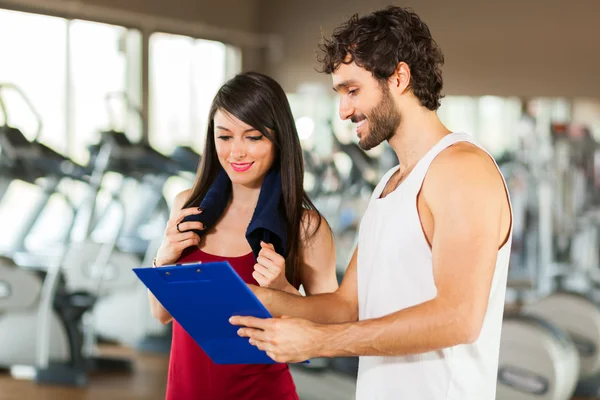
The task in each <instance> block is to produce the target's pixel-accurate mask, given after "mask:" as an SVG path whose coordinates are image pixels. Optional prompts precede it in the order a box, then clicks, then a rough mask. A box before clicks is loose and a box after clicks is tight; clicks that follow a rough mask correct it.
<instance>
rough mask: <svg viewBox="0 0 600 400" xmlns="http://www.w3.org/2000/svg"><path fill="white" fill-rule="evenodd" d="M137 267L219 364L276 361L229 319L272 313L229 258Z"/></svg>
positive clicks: (266, 315) (179, 320) (212, 358)
mask: <svg viewBox="0 0 600 400" xmlns="http://www.w3.org/2000/svg"><path fill="white" fill-rule="evenodd" d="M133 271H134V272H135V273H136V275H137V276H138V277H139V278H140V280H141V281H142V282H143V283H144V285H146V287H147V288H148V289H149V290H150V292H152V294H153V295H154V296H155V297H156V298H157V299H158V301H159V302H160V303H161V304H162V305H163V307H164V308H165V309H166V310H167V311H168V312H169V313H170V314H171V316H172V317H173V318H174V319H175V320H176V321H177V322H178V323H179V324H180V325H181V326H182V327H183V329H185V330H186V332H187V333H188V334H189V335H190V336H191V337H192V338H193V339H194V340H195V341H196V343H198V345H199V346H200V347H201V348H202V350H204V352H205V353H206V354H207V355H208V356H209V357H210V358H211V360H212V361H213V362H214V363H215V364H277V363H276V362H275V361H273V359H271V358H270V357H269V356H267V354H266V353H265V352H264V351H262V350H259V349H258V348H256V347H255V346H252V345H251V344H250V343H249V342H248V338H243V337H240V336H238V334H237V331H238V329H239V328H240V327H238V326H234V325H231V324H230V323H229V318H230V317H232V316H234V315H242V316H253V317H258V318H272V316H271V314H270V313H269V312H268V311H267V309H266V308H265V307H264V306H263V304H262V303H261V302H260V301H259V300H258V298H257V297H256V296H255V295H254V293H252V291H251V290H250V288H249V287H248V286H247V285H246V283H245V282H244V281H243V280H242V278H241V277H240V276H239V275H238V274H237V273H236V272H235V270H234V269H233V268H232V267H231V265H230V264H229V263H228V262H226V261H224V262H211V263H193V264H175V265H172V266H164V267H160V268H134V269H133Z"/></svg>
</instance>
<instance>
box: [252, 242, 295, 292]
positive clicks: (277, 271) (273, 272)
mask: <svg viewBox="0 0 600 400" xmlns="http://www.w3.org/2000/svg"><path fill="white" fill-rule="evenodd" d="M260 245H261V247H262V249H261V250H260V252H259V253H258V258H257V260H256V264H255V265H254V272H253V273H252V277H253V278H254V279H256V282H258V284H259V285H260V286H261V287H266V288H270V289H277V290H283V291H289V292H291V293H295V294H297V293H298V291H297V290H295V289H294V288H293V287H292V285H290V283H289V282H288V280H287V278H286V277H285V259H284V258H283V257H282V256H281V255H279V254H278V253H277V252H276V251H275V247H274V246H273V245H272V244H270V243H265V242H260Z"/></svg>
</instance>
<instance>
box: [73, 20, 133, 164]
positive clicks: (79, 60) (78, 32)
mask: <svg viewBox="0 0 600 400" xmlns="http://www.w3.org/2000/svg"><path fill="white" fill-rule="evenodd" d="M69 29H70V41H69V42H70V47H69V57H70V66H71V74H70V83H71V110H70V113H69V116H70V118H71V124H72V135H71V143H70V145H71V148H70V150H71V151H70V153H71V156H72V157H73V158H74V160H75V161H78V162H80V163H86V162H87V161H88V154H87V150H86V146H87V145H89V144H90V143H93V142H96V141H97V140H98V137H97V132H98V131H99V130H105V129H109V128H111V126H110V125H111V122H113V121H110V120H109V113H108V110H107V106H110V109H111V110H112V113H113V114H114V115H115V117H114V118H115V120H116V121H114V122H113V123H115V124H116V125H117V126H115V127H114V128H115V129H119V130H124V131H126V132H127V134H128V136H129V138H130V139H131V140H140V139H141V135H142V132H141V129H140V128H141V121H140V119H139V117H138V116H136V115H135V114H134V113H128V114H125V112H124V111H125V105H124V103H123V102H122V101H110V102H107V100H106V96H107V94H109V93H126V94H128V96H129V97H130V98H131V100H132V103H135V104H134V105H135V106H136V107H139V106H140V104H139V93H140V90H139V88H140V81H141V80H140V75H141V74H140V73H139V69H138V70H136V71H135V74H132V73H128V63H131V64H133V66H134V67H135V66H139V65H140V62H139V60H140V59H141V43H142V41H141V34H140V33H139V32H138V31H136V30H128V29H126V28H123V27H121V26H114V25H106V24H100V23H95V22H88V21H80V20H75V21H72V22H71V23H70V25H69ZM129 121H131V124H130V123H129Z"/></svg>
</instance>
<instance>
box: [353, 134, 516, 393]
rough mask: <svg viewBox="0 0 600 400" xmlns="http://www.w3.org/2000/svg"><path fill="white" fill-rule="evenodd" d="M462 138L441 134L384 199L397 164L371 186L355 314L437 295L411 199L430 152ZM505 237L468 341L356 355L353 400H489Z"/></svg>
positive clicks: (383, 311)
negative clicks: (400, 353)
mask: <svg viewBox="0 0 600 400" xmlns="http://www.w3.org/2000/svg"><path fill="white" fill-rule="evenodd" d="M461 141H466V142H470V143H473V140H472V137H471V136H470V135H468V134H465V133H451V134H448V135H446V136H444V137H443V138H442V139H441V140H440V141H439V142H438V143H437V144H436V145H435V146H434V147H433V148H431V149H430V150H429V152H428V153H427V154H426V155H425V156H424V157H423V158H422V159H421V160H420V161H419V162H418V163H417V165H416V166H415V167H414V168H413V170H412V172H410V174H409V175H408V176H407V177H406V178H405V180H404V181H403V182H402V183H401V184H400V185H399V186H398V187H397V188H396V189H395V190H394V191H393V192H391V193H390V194H388V195H387V196H386V197H384V198H380V195H381V193H382V191H383V189H384V188H385V185H386V183H387V182H388V180H389V179H390V177H391V176H392V175H393V173H394V172H395V171H396V170H397V168H398V167H394V168H392V169H391V170H390V171H388V172H387V173H386V174H385V175H384V177H383V178H382V179H381V181H380V182H379V184H378V185H377V187H376V188H375V191H374V192H373V196H372V198H371V200H370V203H369V206H368V208H367V211H366V212H365V214H364V216H363V218H362V221H361V224H360V232H359V241H358V266H357V268H358V269H357V271H358V272H357V273H358V278H357V279H358V302H359V319H360V320H365V319H370V318H378V317H382V316H385V315H387V314H391V313H394V312H396V311H399V310H402V309H405V308H408V307H411V306H415V305H417V304H420V303H423V302H425V301H428V300H431V299H433V298H434V297H435V296H436V293H437V290H436V286H435V283H434V278H433V270H432V259H431V249H430V247H429V244H428V242H427V239H426V237H425V235H424V233H423V230H422V228H421V222H420V219H419V214H418V212H417V201H416V200H417V194H418V193H419V191H420V189H421V186H422V184H423V180H424V178H425V175H426V173H427V170H428V169H429V166H430V165H431V162H432V161H433V160H434V158H435V157H436V156H437V155H438V154H439V153H440V152H441V151H443V150H444V149H446V148H447V147H448V146H451V145H453V144H455V143H457V142H461ZM473 144H475V143H473ZM484 151H485V150H484ZM488 154H489V153H488ZM490 157H491V156H490ZM496 167H497V165H496ZM456 179H457V180H459V179H460V177H456ZM505 188H506V183H505ZM511 227H512V224H511ZM511 242H512V228H511V232H510V236H509V238H508V241H507V242H506V244H505V245H504V246H503V247H502V248H501V249H500V250H499V251H498V258H497V261H496V268H495V272H494V277H493V282H492V287H491V292H490V296H489V303H488V308H487V312H486V315H485V319H484V322H483V328H482V330H481V334H480V336H479V338H478V339H477V340H476V341H475V342H474V343H472V344H467V345H458V346H453V347H449V348H445V349H443V350H439V351H433V352H429V353H422V354H417V355H411V356H404V357H387V356H386V357H371V356H368V357H360V362H359V371H358V381H357V388H356V399H357V400H396V399H398V400H492V399H494V398H495V396H496V376H497V369H498V354H499V347H500V332H501V326H502V318H503V313H504V297H505V292H506V280H507V273H508V262H509V256H510V246H511ZM398 340H402V338H401V337H399V338H398Z"/></svg>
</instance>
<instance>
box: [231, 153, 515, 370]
mask: <svg viewBox="0 0 600 400" xmlns="http://www.w3.org/2000/svg"><path fill="white" fill-rule="evenodd" d="M457 151H458V152H462V151H465V153H464V154H462V153H461V154H456V153H454V155H453V152H457ZM445 153H446V154H445ZM482 157H485V158H482ZM456 177H460V179H457V178H456ZM422 196H423V199H424V200H425V203H426V205H427V207H428V208H429V210H430V211H431V214H432V216H433V221H434V224H435V229H434V233H433V238H432V262H433V273H434V279H435V283H436V287H437V295H436V297H435V298H434V299H432V300H430V301H427V302H424V303H422V304H419V305H416V306H413V307H409V308H406V309H403V310H400V311H397V312H395V313H393V314H390V315H387V316H384V317H382V318H377V319H372V320H365V321H360V322H355V323H343V324H338V325H317V324H314V323H310V322H308V321H303V320H299V319H294V318H292V319H288V318H285V319H274V320H259V321H257V320H251V319H242V320H239V321H237V322H239V325H246V326H250V328H242V329H241V330H240V335H241V336H249V337H251V343H253V344H255V345H256V346H257V347H259V348H261V349H263V350H265V351H267V353H268V354H269V355H270V356H272V357H274V359H275V360H277V361H286V362H287V361H300V360H304V359H307V358H311V357H318V356H325V357H335V356H356V355H373V356H375V355H380V356H381V355H384V356H385V355H396V356H397V355H408V354H416V353H424V352H428V351H434V350H438V349H442V348H446V347H450V346H454V345H459V344H465V343H471V342H473V341H475V340H476V339H477V338H478V337H479V333H480V330H481V326H482V324H483V319H484V316H485V312H486V309H487V303H488V297H489V293H490V287H491V282H492V277H493V274H494V269H495V263H496V257H497V251H498V246H499V245H500V244H501V243H502V241H503V239H504V237H505V236H506V234H507V230H503V229H502V226H504V225H505V224H504V225H503V224H502V220H503V217H504V216H506V215H505V214H506V212H509V211H508V202H507V198H506V193H505V190H504V185H503V183H502V180H501V179H500V175H499V173H498V171H497V170H496V168H495V166H494V164H493V162H492V161H491V159H489V157H488V156H487V155H482V154H479V153H477V152H474V151H473V150H469V151H466V150H461V149H460V148H459V149H449V151H447V152H444V153H442V154H440V156H438V159H436V161H434V163H433V164H432V166H431V167H430V170H429V173H428V178H427V180H426V184H424V186H423V190H422ZM382 251H385V250H384V249H382ZM418 267H420V266H415V268H418ZM248 323H250V324H252V325H247V324H248ZM253 328H258V329H253Z"/></svg>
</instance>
